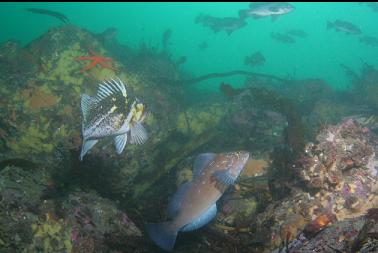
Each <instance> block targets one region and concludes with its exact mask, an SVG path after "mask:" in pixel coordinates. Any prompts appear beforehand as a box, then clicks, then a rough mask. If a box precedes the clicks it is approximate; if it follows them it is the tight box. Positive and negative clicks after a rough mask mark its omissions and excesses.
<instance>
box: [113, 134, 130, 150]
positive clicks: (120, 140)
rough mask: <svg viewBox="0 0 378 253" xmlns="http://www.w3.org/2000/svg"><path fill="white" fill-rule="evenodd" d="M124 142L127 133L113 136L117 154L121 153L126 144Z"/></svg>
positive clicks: (125, 141)
mask: <svg viewBox="0 0 378 253" xmlns="http://www.w3.org/2000/svg"><path fill="white" fill-rule="evenodd" d="M126 143H127V133H125V134H121V135H117V136H116V137H114V144H115V147H116V151H117V154H119V155H120V154H121V153H122V151H123V149H124V148H125V146H126Z"/></svg>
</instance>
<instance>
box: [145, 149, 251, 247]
mask: <svg viewBox="0 0 378 253" xmlns="http://www.w3.org/2000/svg"><path fill="white" fill-rule="evenodd" d="M248 158H249V153H248V152H245V151H239V152H231V153H223V154H214V153H205V154H201V155H199V156H197V158H196V160H195V162H194V166H193V167H194V170H193V179H192V180H191V181H189V182H186V183H184V184H183V185H181V186H180V187H179V189H178V190H177V192H176V193H175V195H174V196H173V198H172V200H171V202H170V203H169V205H168V216H169V218H170V219H171V220H170V221H167V222H163V223H154V224H152V223H150V224H147V225H146V229H147V232H148V234H149V236H150V237H151V238H152V240H153V241H154V242H155V243H156V244H157V245H158V246H159V247H160V248H162V249H164V250H167V251H171V250H172V249H173V247H174V244H175V241H176V237H177V233H178V232H186V231H192V230H195V229H198V228H200V227H202V226H204V225H206V224H207V223H208V222H209V221H211V220H212V219H213V218H214V217H215V215H216V213H217V206H216V201H217V200H218V199H219V198H220V197H221V196H222V194H223V193H224V192H225V190H226V189H227V187H228V186H229V185H231V184H233V183H234V182H235V181H236V179H237V178H238V176H239V174H240V172H241V171H242V170H243V168H244V166H245V164H246V163H247V160H248Z"/></svg>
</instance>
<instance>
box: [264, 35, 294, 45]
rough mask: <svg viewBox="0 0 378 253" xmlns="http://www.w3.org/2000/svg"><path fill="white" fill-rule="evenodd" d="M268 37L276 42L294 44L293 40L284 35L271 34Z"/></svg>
mask: <svg viewBox="0 0 378 253" xmlns="http://www.w3.org/2000/svg"><path fill="white" fill-rule="evenodd" d="M270 36H271V37H272V38H273V39H275V40H276V41H278V42H281V43H285V44H289V43H294V42H295V39H294V38H293V37H290V36H289V35H287V34H284V33H271V34H270Z"/></svg>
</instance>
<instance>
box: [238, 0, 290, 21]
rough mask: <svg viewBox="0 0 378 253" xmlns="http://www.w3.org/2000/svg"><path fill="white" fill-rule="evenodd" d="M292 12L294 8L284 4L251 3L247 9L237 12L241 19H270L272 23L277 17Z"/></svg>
mask: <svg viewBox="0 0 378 253" xmlns="http://www.w3.org/2000/svg"><path fill="white" fill-rule="evenodd" d="M293 10H295V7H294V6H293V5H291V4H289V3H285V2H282V3H281V2H276V3H274V2H272V3H269V2H268V3H251V4H250V5H249V9H246V10H240V11H239V17H240V18H241V19H245V18H247V17H252V18H254V19H258V18H263V17H271V18H272V21H275V20H276V19H277V18H278V17H279V16H282V15H285V14H288V13H289V12H292V11H293Z"/></svg>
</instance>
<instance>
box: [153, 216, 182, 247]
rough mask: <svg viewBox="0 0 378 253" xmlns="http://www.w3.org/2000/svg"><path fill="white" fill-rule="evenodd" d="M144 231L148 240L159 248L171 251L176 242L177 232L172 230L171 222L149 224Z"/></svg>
mask: <svg viewBox="0 0 378 253" xmlns="http://www.w3.org/2000/svg"><path fill="white" fill-rule="evenodd" d="M146 230H147V233H148V235H149V236H150V238H151V239H152V240H153V241H154V242H155V244H156V245H158V246H159V247H160V248H162V249H164V250H166V251H172V250H173V247H174V245H175V242H176V237H177V230H176V229H174V228H172V226H171V222H163V223H149V224H146Z"/></svg>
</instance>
